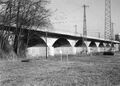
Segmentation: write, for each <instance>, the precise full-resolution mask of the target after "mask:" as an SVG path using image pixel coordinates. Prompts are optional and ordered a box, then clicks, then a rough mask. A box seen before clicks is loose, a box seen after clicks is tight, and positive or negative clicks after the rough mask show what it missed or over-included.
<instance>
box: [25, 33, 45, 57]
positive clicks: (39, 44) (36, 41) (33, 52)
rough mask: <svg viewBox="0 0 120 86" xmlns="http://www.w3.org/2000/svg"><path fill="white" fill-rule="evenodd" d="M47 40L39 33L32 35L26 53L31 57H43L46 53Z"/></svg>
mask: <svg viewBox="0 0 120 86" xmlns="http://www.w3.org/2000/svg"><path fill="white" fill-rule="evenodd" d="M46 46H47V44H46V42H45V41H44V40H43V39H42V38H41V37H40V36H37V35H32V36H30V39H29V41H28V47H27V52H26V55H27V56H28V57H29V58H30V57H41V56H45V55H46Z"/></svg>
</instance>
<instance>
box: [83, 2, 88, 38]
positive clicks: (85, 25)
mask: <svg viewBox="0 0 120 86" xmlns="http://www.w3.org/2000/svg"><path fill="white" fill-rule="evenodd" d="M86 7H88V5H85V4H84V5H83V8H84V16H83V17H84V19H83V37H86V36H87V24H86Z"/></svg>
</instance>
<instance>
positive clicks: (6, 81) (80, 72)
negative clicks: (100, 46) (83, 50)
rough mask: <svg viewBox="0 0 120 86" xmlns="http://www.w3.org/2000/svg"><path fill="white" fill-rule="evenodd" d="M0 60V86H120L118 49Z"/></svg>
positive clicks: (119, 54)
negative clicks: (95, 53) (112, 53)
mask: <svg viewBox="0 0 120 86" xmlns="http://www.w3.org/2000/svg"><path fill="white" fill-rule="evenodd" d="M66 58H67V57H64V58H63V61H61V59H60V57H59V58H58V57H54V58H53V57H48V59H47V60H45V59H32V60H30V61H29V62H21V61H0V86H120V53H117V54H115V56H102V55H101V56H81V57H77V56H70V57H68V60H67V59H66Z"/></svg>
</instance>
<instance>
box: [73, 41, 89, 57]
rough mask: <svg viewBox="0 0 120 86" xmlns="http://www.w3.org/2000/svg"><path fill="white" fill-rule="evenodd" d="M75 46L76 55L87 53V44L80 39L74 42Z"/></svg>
mask: <svg viewBox="0 0 120 86" xmlns="http://www.w3.org/2000/svg"><path fill="white" fill-rule="evenodd" d="M75 48H76V54H77V55H81V54H83V53H87V45H86V44H85V42H84V41H83V40H82V39H80V40H78V41H77V42H76V44H75Z"/></svg>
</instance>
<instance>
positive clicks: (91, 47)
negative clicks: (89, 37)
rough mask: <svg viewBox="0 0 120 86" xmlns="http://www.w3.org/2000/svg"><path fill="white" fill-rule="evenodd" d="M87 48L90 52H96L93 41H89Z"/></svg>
mask: <svg viewBox="0 0 120 86" xmlns="http://www.w3.org/2000/svg"><path fill="white" fill-rule="evenodd" d="M89 48H90V52H98V48H97V45H96V43H95V41H91V43H90V44H89Z"/></svg>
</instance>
